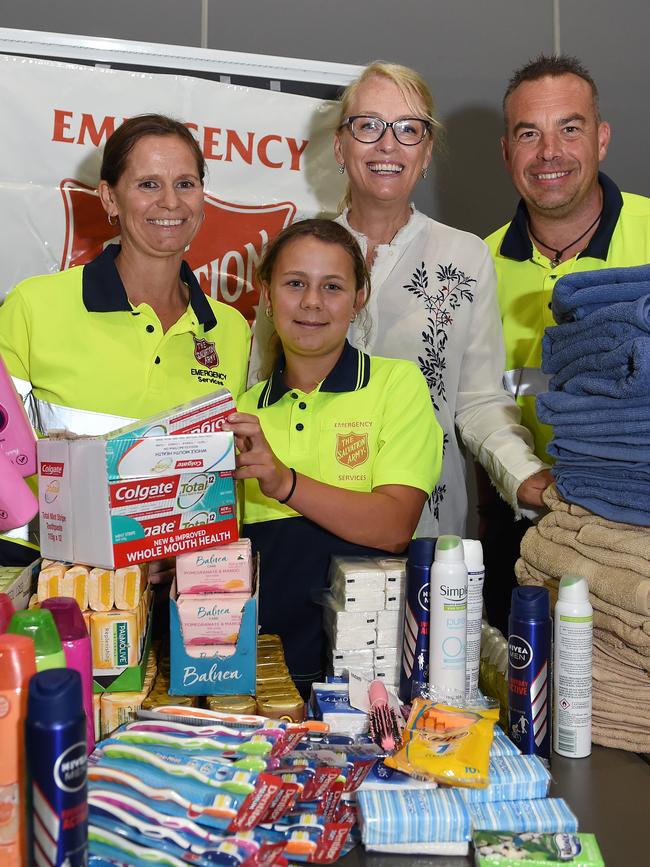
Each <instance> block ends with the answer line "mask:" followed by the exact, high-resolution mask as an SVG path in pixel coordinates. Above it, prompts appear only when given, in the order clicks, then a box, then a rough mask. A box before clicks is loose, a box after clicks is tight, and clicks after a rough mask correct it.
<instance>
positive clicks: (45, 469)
mask: <svg viewBox="0 0 650 867" xmlns="http://www.w3.org/2000/svg"><path fill="white" fill-rule="evenodd" d="M64 467H65V464H64V463H54V462H52V461H41V475H42V476H57V477H58V478H62V477H63V468H64Z"/></svg>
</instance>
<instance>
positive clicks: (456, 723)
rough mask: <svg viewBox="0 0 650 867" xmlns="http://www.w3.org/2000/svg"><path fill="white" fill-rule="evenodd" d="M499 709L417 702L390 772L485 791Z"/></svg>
mask: <svg viewBox="0 0 650 867" xmlns="http://www.w3.org/2000/svg"><path fill="white" fill-rule="evenodd" d="M498 719H499V709H498V708H490V709H485V708H471V709H467V708H460V707H453V706H451V705H445V704H440V703H436V702H432V701H428V700H427V699H424V698H416V699H415V700H414V702H413V704H412V706H411V713H410V715H409V718H408V722H407V723H406V728H405V729H404V731H403V732H402V748H401V749H400V750H398V751H397V752H396V753H395V754H394V755H392V756H387V757H386V758H385V759H384V762H385V764H386V765H388V767H389V768H393V769H394V770H396V771H402V773H405V774H409V775H410V776H412V777H415V778H417V779H421V780H435V781H436V782H438V783H447V784H448V785H453V786H466V787H468V788H472V789H484V788H485V787H486V786H487V785H488V784H489V782H490V778H489V774H488V768H489V762H490V747H491V746H492V737H493V733H494V724H495V722H497V721H498Z"/></svg>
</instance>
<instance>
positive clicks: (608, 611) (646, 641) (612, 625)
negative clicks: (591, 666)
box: [515, 557, 650, 648]
mask: <svg viewBox="0 0 650 867" xmlns="http://www.w3.org/2000/svg"><path fill="white" fill-rule="evenodd" d="M515 575H516V577H517V581H518V582H519V584H528V585H532V586H537V587H546V589H547V590H548V591H549V594H550V596H551V604H552V605H555V602H556V601H557V594H558V590H559V586H560V581H559V579H558V578H551V577H550V576H549V575H546V574H545V573H543V572H540V571H539V570H538V569H535V567H534V566H531V565H530V564H528V563H526V561H525V560H524V559H522V558H521V557H520V558H519V559H518V560H517V562H516V563H515ZM589 601H590V602H591V605H592V607H593V609H594V627H596V628H597V629H603V630H605V631H609V632H611V633H613V634H614V635H616V636H617V637H618V638H620V639H622V640H623V641H624V642H625V643H626V644H627V645H629V646H631V647H636V648H650V618H648V617H641V616H640V615H639V614H633V613H631V612H629V611H625V610H624V609H623V608H617V607H616V606H615V605H610V604H609V603H608V602H603V600H602V599H599V598H598V597H597V596H594V595H593V593H591V594H590V595H589ZM630 620H633V621H636V622H629V621H630Z"/></svg>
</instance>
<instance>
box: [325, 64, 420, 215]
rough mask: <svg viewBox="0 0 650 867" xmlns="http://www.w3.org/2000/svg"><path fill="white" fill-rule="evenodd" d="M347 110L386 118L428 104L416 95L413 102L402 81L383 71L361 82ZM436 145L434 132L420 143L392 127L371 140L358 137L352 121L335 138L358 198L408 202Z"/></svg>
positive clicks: (409, 113) (417, 111) (411, 114)
mask: <svg viewBox="0 0 650 867" xmlns="http://www.w3.org/2000/svg"><path fill="white" fill-rule="evenodd" d="M348 114H349V116H354V115H369V116H373V117H378V118H380V119H381V120H385V121H395V120H400V119H402V118H407V117H416V116H417V117H421V118H426V116H427V112H426V109H425V107H424V105H422V104H421V103H420V102H419V101H417V102H415V104H413V103H411V105H410V106H409V104H408V103H407V101H406V99H405V98H404V95H403V94H402V93H401V91H400V89H399V87H398V86H397V85H396V84H395V83H394V82H393V81H391V80H390V79H389V78H386V77H385V76H383V75H373V76H371V77H370V78H368V79H367V80H366V81H364V82H363V83H362V84H361V85H360V86H359V89H358V90H357V92H356V94H355V95H354V97H353V99H352V101H351V103H350V109H349V112H348ZM431 149H432V139H431V135H430V134H427V135H425V137H424V138H423V139H422V141H421V142H420V143H419V144H417V145H402V144H400V143H399V142H398V141H397V139H396V138H395V136H394V134H393V131H392V129H387V130H386V131H385V132H384V134H383V136H382V137H381V138H380V139H379V141H376V142H373V143H372V144H365V143H363V142H359V141H357V140H356V139H355V138H353V136H352V133H351V132H350V130H349V128H348V127H347V126H343V127H341V128H340V129H339V130H338V131H337V133H336V136H335V139H334V151H335V154H336V158H337V160H338V162H339V164H343V163H344V164H345V168H346V170H347V173H348V176H349V179H350V188H351V192H352V199H353V201H354V199H355V198H363V199H364V200H366V201H368V202H372V201H375V202H395V203H399V204H402V205H404V204H407V203H408V202H409V201H410V198H411V193H412V191H413V188H414V187H415V185H416V184H417V182H418V181H419V180H420V177H421V175H422V170H423V169H424V168H426V167H427V166H428V165H429V162H430V160H431Z"/></svg>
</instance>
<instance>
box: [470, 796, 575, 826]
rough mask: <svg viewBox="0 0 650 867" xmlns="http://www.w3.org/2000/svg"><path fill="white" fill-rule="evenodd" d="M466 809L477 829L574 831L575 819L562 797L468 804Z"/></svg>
mask: <svg viewBox="0 0 650 867" xmlns="http://www.w3.org/2000/svg"><path fill="white" fill-rule="evenodd" d="M467 808H468V810H469V812H470V815H471V817H472V824H473V826H474V828H475V829H476V830H477V831H511V832H513V833H523V832H525V831H533V832H537V833H539V834H561V833H567V834H568V833H575V832H576V831H577V830H578V820H577V819H576V817H575V816H574V815H573V813H572V812H571V810H570V809H569V808H568V806H567V804H566V802H565V801H564V800H563V799H562V798H537V799H536V800H532V801H497V802H494V803H486V804H468V805H467Z"/></svg>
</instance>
